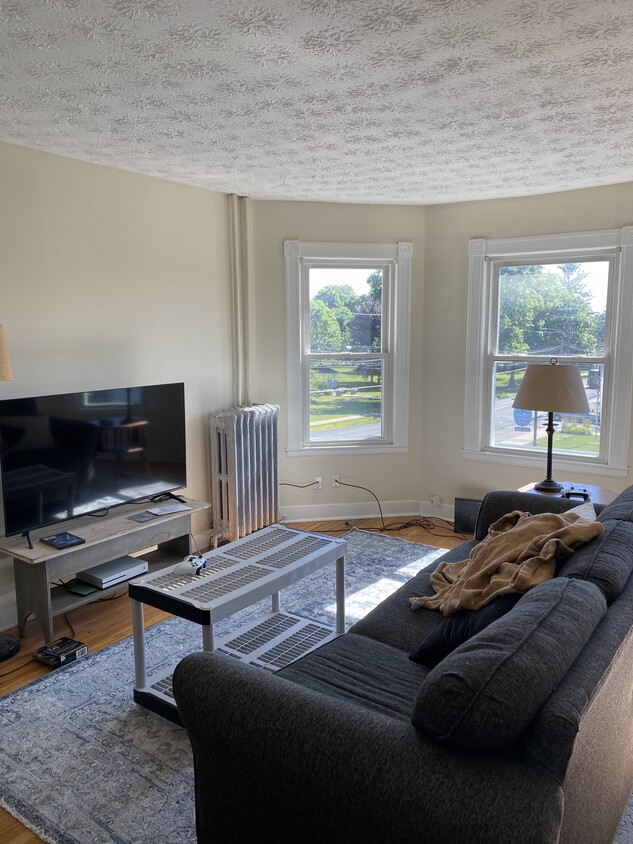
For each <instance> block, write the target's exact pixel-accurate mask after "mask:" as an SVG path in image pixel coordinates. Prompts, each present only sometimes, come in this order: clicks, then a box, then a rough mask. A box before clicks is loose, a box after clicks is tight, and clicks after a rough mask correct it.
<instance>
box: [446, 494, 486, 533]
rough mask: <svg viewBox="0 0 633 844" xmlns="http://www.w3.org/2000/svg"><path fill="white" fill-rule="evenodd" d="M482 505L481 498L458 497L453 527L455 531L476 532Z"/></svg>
mask: <svg viewBox="0 0 633 844" xmlns="http://www.w3.org/2000/svg"><path fill="white" fill-rule="evenodd" d="M480 507H481V499H480V498H456V499H455V520H454V523H453V529H454V531H455V533H474V532H475V525H476V524H477V516H478V515H479V508H480Z"/></svg>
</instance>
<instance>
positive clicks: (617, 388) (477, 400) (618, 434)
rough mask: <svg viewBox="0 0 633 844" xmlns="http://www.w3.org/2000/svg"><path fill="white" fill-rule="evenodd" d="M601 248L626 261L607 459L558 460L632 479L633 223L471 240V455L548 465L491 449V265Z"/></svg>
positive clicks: (616, 307)
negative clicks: (540, 234) (592, 230)
mask: <svg viewBox="0 0 633 844" xmlns="http://www.w3.org/2000/svg"><path fill="white" fill-rule="evenodd" d="M601 250H603V251H605V252H608V251H611V252H614V251H615V252H618V253H619V261H618V262H616V268H615V273H614V278H613V289H612V291H611V299H610V305H609V307H610V308H611V314H612V317H611V319H612V321H611V325H612V332H611V349H610V357H611V360H612V361H613V368H612V371H611V384H610V387H611V389H610V391H609V395H608V396H607V395H603V402H605V401H607V402H608V409H607V412H606V413H604V414H603V416H604V418H605V419H606V420H607V426H608V429H607V431H606V433H607V441H608V447H607V450H606V454H605V458H604V460H603V461H595V460H589V459H586V460H583V459H582V458H578V457H575V456H569V455H561V454H554V461H555V463H557V464H558V465H559V466H563V465H564V466H565V467H566V469H568V470H569V471H574V472H575V471H577V472H578V473H579V475H581V474H590V475H591V474H595V475H604V476H606V477H617V478H625V477H626V476H627V474H628V470H629V467H628V465H627V463H628V456H629V439H630V429H631V399H632V397H633V380H632V379H631V369H632V366H633V226H627V227H625V228H622V229H605V230H603V231H594V232H572V233H570V234H555V235H543V236H536V237H516V238H496V239H491V240H488V239H484V238H477V239H473V240H470V241H469V242H468V256H469V281H468V317H467V320H468V328H467V337H466V395H465V406H464V450H463V452H462V453H463V456H464V458H466V459H467V460H480V461H485V462H489V463H500V464H505V465H511V466H529V467H533V468H534V469H535V471H541V470H542V468H543V458H542V456H541V455H528V454H525V455H522V454H518V453H516V452H510V453H501V452H500V451H497V450H494V449H491V448H487V447H486V440H487V436H486V434H487V426H488V424H489V411H488V407H487V396H488V385H487V378H488V373H487V357H488V351H489V350H488V349H487V348H486V338H487V337H488V336H489V327H490V319H491V311H492V308H491V304H492V303H491V302H490V294H491V290H492V283H491V281H490V279H489V275H488V270H489V263H490V262H491V261H494V260H499V259H503V258H505V259H507V260H511V259H514V258H515V257H516V256H521V257H526V258H529V257H530V256H532V255H533V256H537V257H536V260H537V262H539V263H540V262H541V259H543V258H546V257H547V256H548V255H551V256H552V257H555V258H556V259H557V260H558V259H561V256H563V257H564V256H566V255H568V256H569V257H570V258H571V257H573V256H582V254H583V253H587V254H590V253H591V254H595V253H599V252H600V251H601Z"/></svg>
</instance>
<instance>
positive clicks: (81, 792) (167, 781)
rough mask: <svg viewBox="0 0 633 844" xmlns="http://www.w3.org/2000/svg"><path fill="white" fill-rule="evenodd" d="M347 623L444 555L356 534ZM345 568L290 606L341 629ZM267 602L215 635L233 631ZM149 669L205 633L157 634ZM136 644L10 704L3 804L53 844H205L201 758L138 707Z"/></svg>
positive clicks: (3, 721) (60, 675) (308, 586)
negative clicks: (340, 585) (198, 802)
mask: <svg viewBox="0 0 633 844" xmlns="http://www.w3.org/2000/svg"><path fill="white" fill-rule="evenodd" d="M346 539H347V541H348V553H347V556H346V567H345V568H346V621H347V624H348V626H350V625H351V624H353V623H354V622H356V621H357V620H358V619H359V618H361V617H362V616H363V615H365V614H366V613H367V612H368V611H369V610H370V609H371V608H372V607H374V606H375V605H376V604H378V603H379V602H380V601H381V600H382V599H383V598H384V597H386V596H387V595H388V594H390V593H391V592H393V591H394V590H395V589H397V588H398V587H399V586H400V585H401V584H402V583H404V582H406V581H407V580H408V579H409V578H410V577H412V576H413V575H414V574H415V573H416V572H417V571H419V570H420V568H422V567H423V566H424V565H426V564H428V563H429V562H431V561H432V560H434V559H436V558H437V557H438V556H440V555H441V554H442V553H443V551H442V550H441V549H438V548H431V547H430V546H425V545H416V544H414V543H412V542H406V541H404V540H401V539H397V538H393V537H390V536H384V535H382V534H375V533H369V532H366V531H361V530H358V529H356V528H354V529H352V530H351V531H350V532H348V533H347V534H346ZM335 593H336V590H335V567H334V566H330V567H328V568H326V569H323V570H321V571H320V572H316V573H315V574H314V575H311V576H310V577H307V578H305V579H304V580H302V581H300V582H299V583H297V584H295V585H294V586H292V587H290V588H288V589H286V590H284V592H283V593H282V596H281V602H282V608H284V609H287V610H289V611H290V612H294V613H297V614H298V615H302V616H307V617H309V618H313V619H314V620H316V621H320V622H323V623H327V624H330V625H332V626H334V624H335V619H336V603H335ZM269 608H270V603H269V602H268V601H266V602H262V603H261V604H258V605H256V606H255V607H253V608H251V609H249V610H244V611H242V612H241V613H238V614H236V615H235V616H232V617H231V618H230V619H226V620H225V621H223V622H221V623H219V624H217V625H216V627H215V632H216V634H217V635H218V636H222V635H224V634H225V633H229V632H231V631H232V630H233V629H236V628H237V627H238V626H239V625H240V624H242V623H243V622H244V621H245V620H247V619H248V618H249V617H250V616H252V615H253V614H254V613H257V612H262V611H266V610H268V609H269ZM145 642H146V650H147V669H148V673H150V674H151V673H154V672H155V671H158V670H159V669H161V668H162V667H165V666H169V665H173V664H175V663H176V662H178V660H179V659H180V658H182V657H183V656H185V655H186V654H187V653H191V652H192V651H194V650H199V649H201V636H200V628H199V627H197V626H196V625H194V624H191V623H189V622H186V621H182V620H181V619H176V618H174V619H169V620H168V621H165V622H163V623H162V624H158V625H156V626H155V627H153V628H151V629H150V630H148V631H147V632H146V636H145ZM133 685H134V658H133V649H132V640H131V639H126V640H124V641H123V642H119V643H118V644H116V645H112V646H111V647H109V648H106V649H104V650H103V651H99V652H98V653H95V654H91V655H90V656H88V657H86V658H85V659H83V660H81V661H80V662H77V663H74V664H72V665H69V666H68V667H66V668H63V669H60V670H58V671H53V672H51V673H50V674H48V675H47V676H46V677H44V678H42V679H41V680H38V681H36V682H34V683H32V684H30V685H29V686H26V687H25V688H24V689H20V690H19V691H17V692H14V693H13V694H11V695H9V696H7V697H5V698H2V699H0V726H1V729H0V760H1V762H0V764H1V770H2V774H1V780H0V802H1V803H2V805H3V806H4V807H5V808H6V809H7V810H8V811H9V812H11V814H13V815H14V816H16V817H18V818H19V819H20V820H21V821H22V823H24V824H25V825H26V826H28V827H29V828H30V829H32V830H33V831H34V832H36V833H37V834H38V835H39V836H40V837H41V838H43V839H44V840H45V841H48V842H52V844H194V842H195V826H194V797H193V768H192V761H191V750H190V746H189V741H188V739H187V736H186V733H185V732H184V730H182V729H181V728H180V727H176V726H174V725H173V724H171V723H169V722H168V721H165V720H164V719H163V718H161V717H159V716H158V715H154V714H153V713H150V712H147V711H146V710H144V709H141V708H139V707H136V706H135V704H134V702H133V700H132V688H133Z"/></svg>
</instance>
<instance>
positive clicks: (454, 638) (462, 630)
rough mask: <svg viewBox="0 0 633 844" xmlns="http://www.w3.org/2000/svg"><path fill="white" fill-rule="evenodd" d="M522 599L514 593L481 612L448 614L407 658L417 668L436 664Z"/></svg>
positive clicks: (493, 602) (496, 600) (480, 610)
mask: <svg viewBox="0 0 633 844" xmlns="http://www.w3.org/2000/svg"><path fill="white" fill-rule="evenodd" d="M521 597H522V596H521V595H520V594H518V593H516V592H514V593H509V594H507V595H499V597H498V598H495V600H494V601H491V602H490V603H489V604H486V606H485V607H481V609H478V610H462V611H461V612H458V613H455V614H454V615H450V616H449V617H448V618H446V619H444V621H442V622H440V624H438V625H437V627H436V628H435V629H434V630H431V632H430V633H429V634H428V636H426V637H425V639H424V640H423V641H422V644H421V645H420V647H419V648H418V649H417V650H416V651H414V652H413V653H412V654H410V655H409V659H411V660H413V662H419V663H420V665H437V664H438V662H441V660H443V659H444V657H445V656H448V654H449V653H451V652H452V651H454V650H455V648H457V647H459V646H460V645H463V643H464V642H467V641H468V639H471V638H472V637H473V636H475V635H476V634H477V633H479V632H480V631H481V630H484V629H485V628H486V627H487V626H488V625H489V624H492V622H493V621H496V620H497V619H498V618H501V616H502V615H505V614H506V613H507V612H509V611H510V610H511V609H512V607H513V606H514V605H515V604H516V602H517V601H518V600H520V598H521Z"/></svg>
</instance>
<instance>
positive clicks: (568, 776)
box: [174, 487, 633, 844]
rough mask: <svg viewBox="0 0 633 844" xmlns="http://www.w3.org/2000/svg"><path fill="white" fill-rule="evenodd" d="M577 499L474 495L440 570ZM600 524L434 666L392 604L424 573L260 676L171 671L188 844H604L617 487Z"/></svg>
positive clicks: (419, 627) (623, 507)
mask: <svg viewBox="0 0 633 844" xmlns="http://www.w3.org/2000/svg"><path fill="white" fill-rule="evenodd" d="M577 504H578V502H568V501H566V500H564V499H557V498H551V497H544V496H538V495H533V494H524V493H515V492H493V493H488V495H487V496H486V497H485V498H484V501H483V503H482V507H481V510H480V513H479V518H478V522H477V527H476V534H475V539H474V540H472V541H471V542H466V543H464V544H463V545H460V546H459V547H458V548H456V549H453V550H452V551H450V552H449V553H448V554H446V555H444V556H443V557H442V558H441V559H442V560H448V561H457V560H461V559H464V558H466V557H467V556H468V553H469V550H470V548H471V547H473V545H474V544H475V543H476V542H478V541H480V540H481V539H483V538H484V537H485V536H486V535H487V532H488V527H489V526H490V525H491V524H492V523H494V522H495V521H496V520H497V519H498V518H499V517H501V516H502V515H503V514H505V513H508V512H511V511H514V510H520V511H524V512H530V513H534V514H536V513H538V512H543V511H550V512H559V513H562V512H564V511H565V510H567V509H569V508H571V507H575V506H577ZM596 510H599V508H598V507H596ZM598 519H599V521H601V522H602V523H603V525H604V531H603V533H602V534H601V535H600V536H597V537H596V538H595V539H593V540H592V541H591V542H589V543H587V544H586V545H583V546H582V547H580V548H579V549H578V550H576V552H575V553H574V554H573V555H572V556H571V557H570V558H569V559H568V560H566V561H565V562H564V563H563V564H562V565H561V567H560V570H558V571H557V575H556V577H554V578H553V579H552V580H549V581H547V582H546V583H543V584H541V585H539V586H537V587H535V588H534V589H532V590H530V591H529V592H528V593H526V595H525V596H523V597H522V598H521V599H520V600H518V603H516V604H515V605H514V606H513V607H512V608H511V609H509V611H508V612H507V613H506V614H505V615H503V616H502V617H500V618H498V619H497V620H495V621H493V622H492V623H491V624H489V626H487V627H485V629H482V630H481V631H480V632H478V633H476V634H475V635H474V636H472V638H470V639H469V640H468V641H466V642H465V643H464V644H461V645H460V646H458V647H457V648H456V649H455V650H453V651H452V653H449V654H448V655H447V656H445V657H444V658H443V659H441V660H440V661H439V662H438V663H437V665H436V666H435V667H431V666H429V665H424V664H420V662H416V661H413V660H412V659H411V658H410V654H412V653H414V652H415V651H416V650H417V649H418V647H419V645H420V644H421V642H422V641H426V637H427V636H428V635H430V634H433V635H434V636H436V634H437V632H438V629H440V628H439V625H444V626H446V621H445V619H444V617H443V616H442V614H441V613H439V612H438V611H437V610H428V609H420V610H415V611H414V610H412V609H411V608H410V606H409V601H408V599H409V597H410V596H412V595H423V594H428V595H430V594H432V588H431V586H430V583H429V578H430V574H429V571H428V570H425V571H422V572H421V573H419V574H418V575H416V577H414V578H413V579H412V580H410V581H409V582H408V583H407V584H405V585H404V586H403V587H401V588H400V589H399V590H398V591H396V592H395V593H394V594H393V595H391V596H390V597H389V598H387V599H386V600H385V601H383V602H382V603H381V604H380V605H379V606H378V607H377V608H376V609H374V610H373V611H372V612H370V613H369V614H368V615H367V616H366V617H365V618H364V619H362V620H361V621H360V622H358V623H357V624H356V625H355V626H354V627H352V628H351V629H350V631H349V632H348V633H346V634H344V635H343V636H340V637H339V638H337V639H336V640H334V641H332V642H330V643H328V644H326V645H324V646H322V647H321V648H319V649H318V650H317V651H315V652H313V653H311V654H309V655H307V656H306V657H304V658H302V659H301V660H299V661H297V662H296V663H294V664H292V665H290V666H288V667H287V668H285V669H283V670H282V671H280V672H278V673H277V674H269V673H267V672H265V671H262V670H260V669H256V668H253V667H251V666H248V665H244V664H241V663H237V662H235V661H233V660H230V659H228V658H227V657H224V656H221V655H217V654H201V653H199V654H193V655H191V656H188V657H186V658H185V659H184V660H183V661H182V662H181V663H180V664H179V665H178V666H177V668H176V671H175V674H174V692H175V697H176V701H177V704H178V709H179V713H180V715H181V718H182V720H183V723H184V725H185V728H186V730H187V732H188V735H189V737H190V739H191V744H192V747H193V753H194V765H195V789H196V825H197V834H198V842H200V844H206V842H237V841H251V842H269V841H273V840H287V841H292V842H319V844H329V842H363V844H367V842H376V844H378V842H389V844H392V842H393V844H396V842H427V844H466V842H477V844H482V843H483V842H486V844H504V843H505V842H507V844H521V842H524V844H528V842H529V844H538V842H548V844H553V842H563V844H607V842H610V841H612V839H613V836H614V834H615V831H616V829H617V826H618V822H619V820H620V817H621V815H622V812H623V810H624V808H625V806H626V803H627V800H628V797H629V794H630V792H631V789H632V788H633V705H632V695H633V632H632V625H633V578H630V577H629V574H630V572H631V570H632V569H633V487H630V488H629V489H628V490H626V491H625V492H623V493H622V494H621V495H619V496H618V498H617V499H616V501H615V502H614V503H613V504H610V505H608V506H607V507H606V508H604V509H602V511H601V512H600V513H599V515H598ZM439 562H440V561H438V564H439ZM441 629H444V628H441Z"/></svg>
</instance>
